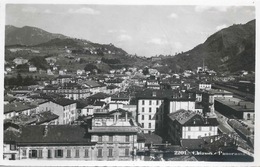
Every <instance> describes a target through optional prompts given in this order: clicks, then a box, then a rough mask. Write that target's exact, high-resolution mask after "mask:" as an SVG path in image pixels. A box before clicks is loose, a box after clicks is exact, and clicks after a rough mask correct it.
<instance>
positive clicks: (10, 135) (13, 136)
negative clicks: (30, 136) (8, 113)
mask: <svg viewBox="0 0 260 167" xmlns="http://www.w3.org/2000/svg"><path fill="white" fill-rule="evenodd" d="M20 137H21V132H20V131H18V130H16V129H14V128H8V129H6V130H5V131H4V142H5V143H8V142H15V141H17V140H18V139H19V138H20Z"/></svg>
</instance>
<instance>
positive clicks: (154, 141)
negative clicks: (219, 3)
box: [144, 133, 162, 144]
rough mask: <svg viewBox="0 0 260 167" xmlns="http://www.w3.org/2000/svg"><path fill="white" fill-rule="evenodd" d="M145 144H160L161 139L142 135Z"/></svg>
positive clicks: (154, 135) (153, 135)
mask: <svg viewBox="0 0 260 167" xmlns="http://www.w3.org/2000/svg"><path fill="white" fill-rule="evenodd" d="M144 138H145V144H151V143H152V144H162V138H161V137H160V136H158V135H156V134H153V133H152V134H144Z"/></svg>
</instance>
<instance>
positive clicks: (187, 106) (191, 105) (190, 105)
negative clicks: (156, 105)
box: [169, 101, 195, 113]
mask: <svg viewBox="0 0 260 167" xmlns="http://www.w3.org/2000/svg"><path fill="white" fill-rule="evenodd" d="M180 109H184V110H191V111H195V101H170V112H169V113H173V112H176V111H178V110H180Z"/></svg>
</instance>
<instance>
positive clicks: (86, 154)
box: [85, 149, 89, 157]
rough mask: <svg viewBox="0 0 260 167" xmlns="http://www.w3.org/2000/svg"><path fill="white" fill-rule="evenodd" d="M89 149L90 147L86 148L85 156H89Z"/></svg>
mask: <svg viewBox="0 0 260 167" xmlns="http://www.w3.org/2000/svg"><path fill="white" fill-rule="evenodd" d="M88 152H89V151H88V149H85V157H88V156H89V155H88V154H89V153H88Z"/></svg>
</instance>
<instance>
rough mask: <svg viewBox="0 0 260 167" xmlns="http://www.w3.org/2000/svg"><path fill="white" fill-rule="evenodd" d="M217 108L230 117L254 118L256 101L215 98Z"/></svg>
mask: <svg viewBox="0 0 260 167" xmlns="http://www.w3.org/2000/svg"><path fill="white" fill-rule="evenodd" d="M215 110H217V111H218V112H219V113H221V114H222V115H224V116H226V117H228V118H236V119H244V120H254V118H255V107H254V103H252V102H249V101H244V100H241V99H238V98H225V97H219V98H215Z"/></svg>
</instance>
